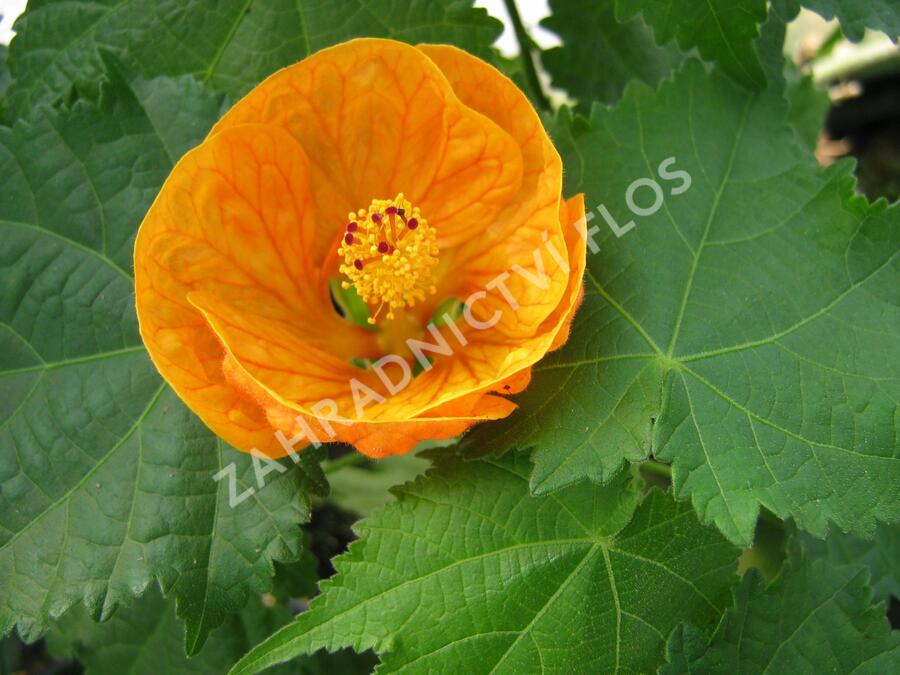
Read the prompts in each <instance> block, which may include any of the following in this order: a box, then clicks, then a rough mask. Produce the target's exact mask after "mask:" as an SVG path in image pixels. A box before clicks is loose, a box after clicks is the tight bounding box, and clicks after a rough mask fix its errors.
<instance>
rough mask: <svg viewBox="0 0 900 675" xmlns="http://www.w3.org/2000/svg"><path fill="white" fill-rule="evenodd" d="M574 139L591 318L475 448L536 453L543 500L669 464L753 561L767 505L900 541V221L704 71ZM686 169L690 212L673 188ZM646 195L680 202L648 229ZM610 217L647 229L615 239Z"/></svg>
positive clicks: (769, 114)
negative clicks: (590, 238)
mask: <svg viewBox="0 0 900 675" xmlns="http://www.w3.org/2000/svg"><path fill="white" fill-rule="evenodd" d="M774 42H778V41H774ZM778 72H780V66H779V69H778V70H776V71H769V73H768V78H769V80H770V82H772V83H773V85H774V84H776V83H777V81H778ZM556 139H557V147H558V148H559V149H560V152H561V153H562V154H563V157H564V161H565V165H566V166H567V167H568V172H567V174H566V179H567V185H566V193H567V194H572V193H577V192H582V191H583V192H585V193H586V203H587V206H588V210H589V211H592V212H593V215H594V220H592V221H591V225H592V226H594V227H596V228H597V234H596V235H595V241H596V243H597V244H598V245H599V251H598V252H597V253H593V254H589V258H590V260H589V268H588V273H587V275H586V286H587V288H586V297H585V300H584V304H583V306H582V308H581V309H580V310H579V313H578V314H577V315H576V318H575V326H574V331H573V335H572V337H571V338H570V340H569V342H568V344H567V345H566V346H565V348H564V349H562V350H560V351H558V352H555V353H553V354H551V355H550V356H549V357H548V358H546V359H544V361H542V362H541V363H540V364H538V365H537V367H536V368H535V369H534V378H533V380H532V383H531V385H530V387H529V388H528V389H527V390H526V391H525V392H524V394H523V395H521V396H519V397H518V398H517V402H518V403H519V404H520V406H521V407H520V410H518V411H517V412H516V413H514V414H513V415H511V416H510V417H509V418H508V419H507V420H505V421H504V422H502V423H498V424H492V425H482V426H481V427H479V428H476V429H475V430H474V432H473V433H472V434H470V435H469V436H467V437H466V438H465V439H464V442H465V444H466V446H467V447H474V448H476V449H477V448H489V449H492V450H494V451H497V452H501V451H503V450H505V449H507V448H510V447H520V448H524V447H532V448H536V452H535V454H534V460H535V472H534V475H533V476H532V488H533V489H534V490H535V491H537V492H539V493H544V492H547V491H550V490H553V489H557V488H559V487H562V486H565V485H569V484H571V483H573V482H575V481H578V480H581V479H583V478H591V479H594V480H605V479H607V478H608V477H609V476H611V475H614V474H615V473H616V472H617V471H618V470H619V469H620V467H621V466H622V464H623V462H625V461H626V460H630V461H640V460H642V459H645V458H647V457H649V456H651V455H655V456H656V457H657V458H658V459H661V460H662V461H666V462H672V463H673V481H674V486H675V489H676V495H677V496H678V497H680V498H687V497H690V498H691V499H692V501H693V503H694V505H695V507H696V509H697V511H698V513H699V514H700V515H701V517H702V519H703V520H704V521H705V522H709V521H713V522H715V523H716V524H717V526H718V527H719V528H721V530H722V531H723V532H724V533H725V534H726V535H727V536H728V537H729V538H730V539H732V540H733V541H735V542H738V543H740V544H742V545H744V546H746V545H749V543H750V541H751V540H752V534H753V528H754V523H755V521H756V517H757V512H758V509H759V506H760V505H763V506H766V507H767V508H768V509H769V510H771V511H773V512H774V513H775V514H777V515H778V516H779V517H781V518H786V517H788V516H793V517H794V518H796V520H797V522H798V524H799V525H800V526H801V527H802V528H804V529H806V530H808V531H811V532H813V533H815V534H817V535H818V536H823V535H824V533H825V531H826V527H827V523H828V521H829V520H830V521H833V522H835V523H836V524H837V525H838V527H840V529H842V530H845V531H853V532H856V533H857V534H861V535H863V536H871V534H872V533H873V532H874V529H875V524H876V521H877V520H883V521H888V522H894V521H897V520H898V519H900V498H898V493H897V490H896V486H897V484H898V481H900V461H898V459H897V450H896V448H897V447H898V443H897V439H898V436H900V424H898V420H900V415H898V401H900V339H898V337H900V307H898V296H897V288H898V287H900V269H898V266H900V262H898V261H900V259H898V255H897V252H898V249H900V206H897V205H895V206H892V207H890V208H888V207H887V206H886V204H885V203H883V202H881V203H876V204H869V203H867V202H866V201H865V200H864V199H862V198H859V197H855V196H854V195H853V187H854V181H853V178H852V176H851V170H852V166H851V164H849V163H841V164H838V165H836V166H833V167H830V168H827V169H825V168H821V167H820V166H819V165H818V164H817V163H816V161H815V159H814V158H813V157H812V155H811V152H810V151H809V149H808V148H806V147H805V146H803V145H802V144H801V142H800V141H799V138H798V137H797V135H796V131H795V130H794V129H792V128H791V127H790V126H789V124H788V114H787V104H786V101H785V99H784V98H783V96H782V89H781V87H774V88H772V89H769V90H766V91H763V92H759V93H753V92H749V91H747V90H745V89H742V88H741V87H738V86H736V85H735V84H734V83H733V82H731V81H730V80H729V79H728V78H726V77H725V76H723V75H722V74H721V73H719V72H718V71H713V72H709V71H707V70H706V69H705V68H704V67H703V66H702V65H701V64H700V63H698V62H697V61H694V60H691V61H688V62H687V63H686V64H685V66H684V67H683V68H682V69H681V70H680V71H679V72H678V74H677V75H676V76H675V77H674V78H673V80H671V81H667V82H665V83H663V84H662V85H661V87H660V89H659V91H653V90H651V89H650V88H648V87H646V86H645V85H642V84H636V85H634V86H632V87H630V88H629V89H628V90H627V91H626V94H625V96H624V98H623V100H622V102H621V103H620V104H619V105H618V106H617V107H615V108H613V109H607V108H604V107H601V106H595V107H594V109H593V111H592V115H591V119H590V122H589V124H586V123H585V122H584V121H583V120H577V119H576V120H572V119H571V117H570V116H569V115H567V114H563V115H562V116H561V117H560V119H559V128H558V129H557V133H556ZM670 157H674V158H675V160H674V161H675V163H674V164H673V165H671V166H670V167H669V169H668V170H669V171H670V172H671V171H679V170H683V171H687V172H689V173H690V176H691V186H690V188H689V189H688V190H687V191H685V192H683V193H681V194H673V193H672V190H673V189H676V188H679V187H682V186H683V181H682V180H680V179H674V180H665V179H662V178H660V177H659V166H660V164H661V163H662V162H663V161H665V160H666V159H667V158H670ZM642 178H648V179H654V180H656V181H658V182H659V185H660V188H661V189H662V191H663V195H664V201H663V204H662V205H661V206H660V208H659V210H658V211H657V212H655V213H654V214H652V215H648V216H643V217H641V216H636V215H635V214H634V213H632V212H631V211H630V209H629V207H628V205H627V203H626V199H625V195H626V192H627V190H628V188H629V185H630V184H631V183H632V181H635V180H636V179H642ZM652 199H653V193H652V192H651V190H650V188H647V187H643V188H641V190H640V191H639V192H638V193H637V194H636V195H635V201H636V202H637V203H638V204H639V205H640V206H641V207H647V206H649V205H650V202H651V200H652ZM601 204H603V205H605V207H606V208H608V210H609V212H610V214H611V215H612V217H613V218H614V220H615V222H616V223H617V226H618V227H625V226H626V224H627V223H628V222H629V221H633V222H634V223H635V226H634V227H633V228H632V229H630V230H628V231H627V232H626V233H624V234H623V235H622V236H621V237H618V236H616V234H614V232H613V231H612V230H611V228H610V227H607V224H606V223H605V222H604V219H603V217H602V216H601V215H600V213H598V212H597V211H596V210H595V209H596V207H598V205H601Z"/></svg>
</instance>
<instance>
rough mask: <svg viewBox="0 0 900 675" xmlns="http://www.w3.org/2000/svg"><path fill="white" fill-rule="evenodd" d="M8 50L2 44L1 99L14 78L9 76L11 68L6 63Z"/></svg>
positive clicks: (0, 48) (0, 51) (0, 54)
mask: <svg viewBox="0 0 900 675" xmlns="http://www.w3.org/2000/svg"><path fill="white" fill-rule="evenodd" d="M7 51H8V50H7V48H6V45H0V101H2V99H3V94H4V93H5V92H6V88H7V87H8V86H9V83H10V81H11V79H12V78H11V77H10V76H9V68H8V67H7V65H6V56H7Z"/></svg>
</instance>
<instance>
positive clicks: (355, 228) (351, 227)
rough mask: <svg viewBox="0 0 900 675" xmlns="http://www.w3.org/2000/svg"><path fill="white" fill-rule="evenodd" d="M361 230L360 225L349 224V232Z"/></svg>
mask: <svg viewBox="0 0 900 675" xmlns="http://www.w3.org/2000/svg"><path fill="white" fill-rule="evenodd" d="M358 229H359V225H357V224H356V223H347V232H356V231H357V230H358Z"/></svg>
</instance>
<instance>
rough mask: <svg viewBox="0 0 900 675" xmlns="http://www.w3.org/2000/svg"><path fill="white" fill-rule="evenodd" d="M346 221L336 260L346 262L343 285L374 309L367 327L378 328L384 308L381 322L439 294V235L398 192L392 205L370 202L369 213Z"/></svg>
mask: <svg viewBox="0 0 900 675" xmlns="http://www.w3.org/2000/svg"><path fill="white" fill-rule="evenodd" d="M348 218H349V222H348V223H347V229H346V232H345V233H344V238H343V239H342V240H341V245H340V248H339V249H338V254H340V256H341V257H342V258H343V259H344V263H343V264H342V265H341V267H340V270H341V273H342V274H344V275H346V276H347V278H348V279H349V280H350V281H349V282H348V281H344V282H343V283H342V284H341V285H342V286H343V287H344V288H350V286H353V287H355V288H356V292H357V293H359V295H360V297H361V298H362V299H363V301H365V302H366V303H367V304H369V305H372V306H376V305H377V308H376V309H375V312H374V314H372V316H371V317H369V323H371V324H374V323H376V321H377V320H378V316H379V314H381V310H382V309H384V308H385V307H387V310H388V312H387V315H386V317H385V318H387V319H393V318H394V310H395V309H402V308H403V307H412V306H413V305H415V304H416V301H422V300H424V299H425V296H426V295H431V294H433V293H434V292H435V291H436V290H437V289H436V288H435V286H434V277H433V273H434V267H435V265H437V262H438V259H437V254H438V247H437V243H436V241H437V232H436V231H435V229H434V228H433V227H431V226H430V225H429V224H428V221H427V220H425V219H424V218H423V217H422V215H421V213H419V209H418V207H414V206H413V205H412V204H410V203H409V200H407V199H405V198H404V197H403V193H402V192H401V193H400V194H398V195H397V197H396V198H394V199H373V200H372V203H371V204H370V205H369V208H368V210H366V209H360V210H359V211H357V212H356V213H351V214H350V215H349V216H348Z"/></svg>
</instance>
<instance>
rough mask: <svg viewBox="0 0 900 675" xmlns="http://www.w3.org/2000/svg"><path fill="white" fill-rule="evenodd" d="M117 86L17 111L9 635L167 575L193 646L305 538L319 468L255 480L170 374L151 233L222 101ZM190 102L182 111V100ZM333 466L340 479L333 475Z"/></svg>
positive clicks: (4, 603) (169, 85)
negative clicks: (152, 277) (144, 324)
mask: <svg viewBox="0 0 900 675" xmlns="http://www.w3.org/2000/svg"><path fill="white" fill-rule="evenodd" d="M111 77H112V81H111V82H110V83H108V84H105V85H103V88H102V97H101V103H100V106H99V108H98V107H95V106H94V105H93V104H91V103H88V102H84V101H82V102H79V103H77V104H76V105H75V106H74V108H72V109H71V110H62V111H53V110H50V109H49V108H45V107H41V108H38V109H37V110H35V111H34V113H33V114H32V115H30V116H29V118H28V119H26V120H20V121H19V122H18V123H17V124H16V125H15V127H14V128H12V129H9V128H5V127H3V128H0V183H2V184H3V186H4V189H3V191H2V193H0V239H2V241H3V246H2V247H0V380H2V385H3V398H2V400H0V586H2V588H0V598H2V600H0V633H6V632H8V631H9V630H11V629H12V628H13V627H14V626H16V627H17V628H18V630H19V633H20V634H21V635H22V636H23V638H25V639H26V640H28V641H31V640H34V639H36V638H37V637H38V636H39V635H40V634H41V633H42V632H43V631H44V630H45V629H46V627H47V623H48V620H49V619H50V618H52V617H56V616H59V615H60V614H61V613H62V612H64V611H65V610H66V609H68V608H69V607H70V606H72V605H73V604H75V603H77V602H78V601H79V600H80V601H83V603H84V604H85V606H86V607H87V609H88V611H89V613H90V614H91V616H93V617H94V618H96V619H103V618H107V617H109V616H110V615H111V613H112V612H113V610H114V609H115V608H116V607H117V606H118V605H120V604H122V603H123V602H124V603H127V602H128V601H129V600H130V598H131V597H132V596H133V595H135V594H139V593H141V592H142V591H143V589H145V588H146V587H147V586H148V585H150V584H151V583H152V582H153V581H154V580H158V581H159V583H160V585H161V586H162V587H163V589H164V590H165V592H166V593H167V594H174V595H175V596H176V597H177V598H178V613H179V616H181V617H182V618H183V619H185V620H186V621H187V624H188V626H187V634H186V645H187V649H188V651H189V652H193V651H196V650H197V649H198V648H199V647H200V646H201V645H202V644H203V641H204V640H205V638H206V635H207V634H208V633H209V631H210V630H212V629H213V628H215V627H216V626H218V625H219V624H221V623H222V621H223V620H224V619H225V616H226V615H227V614H228V613H229V612H233V611H236V610H238V609H240V608H241V607H242V606H243V605H244V604H245V603H246V601H247V597H248V593H249V592H251V591H261V590H266V589H268V588H269V587H270V586H271V580H270V577H271V575H272V559H273V558H277V559H287V558H292V557H296V556H297V555H298V553H299V544H300V533H299V528H298V527H297V525H298V523H299V522H301V521H303V520H304V519H306V518H307V516H308V511H309V505H308V503H307V498H306V496H305V491H306V490H308V489H312V486H311V485H310V484H309V483H310V477H311V476H315V475H316V473H315V472H316V471H317V470H318V467H317V466H316V465H315V462H314V457H312V456H307V460H306V461H305V466H303V467H299V466H297V467H291V468H290V470H289V471H288V472H287V473H284V474H280V475H277V476H276V475H270V476H269V477H268V478H270V480H269V481H268V485H267V486H266V488H265V490H261V491H259V492H258V493H257V494H256V495H254V496H253V498H252V499H247V500H246V501H244V502H243V503H241V504H240V505H239V506H238V507H237V508H230V507H229V488H230V486H229V484H228V480H220V481H219V482H216V481H215V480H213V476H214V475H215V474H216V473H217V472H219V471H220V470H221V469H222V468H223V466H226V465H228V464H229V463H231V462H235V465H236V470H235V474H236V476H237V478H238V483H239V488H238V490H237V491H238V492H239V493H240V492H242V491H243V490H244V489H245V488H247V487H248V486H252V485H254V484H255V483H256V480H255V472H254V466H253V463H252V462H251V460H250V458H249V457H248V456H247V455H244V454H242V453H237V452H234V451H232V450H230V449H228V448H226V447H224V445H223V444H222V443H221V442H220V441H219V440H218V439H216V437H215V436H214V435H213V434H212V433H210V432H209V431H208V430H207V429H206V428H205V427H204V426H203V425H202V424H201V423H200V421H199V420H198V419H197V418H195V417H194V416H193V415H192V414H191V413H190V412H189V411H188V410H187V409H186V408H185V407H184V405H183V404H182V403H181V402H180V401H179V400H178V398H177V396H176V395H175V394H174V393H173V392H172V391H171V390H169V389H168V388H167V387H166V386H165V385H164V384H163V382H162V381H161V379H160V378H159V376H158V375H157V374H156V371H155V369H154V367H153V365H152V363H151V362H150V359H149V358H148V356H147V354H146V353H145V351H144V349H143V347H142V345H141V341H140V337H139V335H138V329H137V321H136V317H135V314H134V308H133V282H132V278H131V251H132V243H133V237H134V232H135V230H136V228H137V226H138V223H139V222H140V220H141V218H142V217H143V214H144V213H145V211H146V209H147V208H148V207H149V205H150V202H151V201H152V199H153V197H154V196H155V194H156V192H157V190H158V189H159V186H160V184H161V183H162V181H163V179H164V178H165V176H166V175H167V173H168V171H169V170H170V169H171V167H172V164H173V162H174V161H175V160H176V159H177V158H178V154H177V153H179V152H180V151H181V150H183V149H184V148H185V147H187V146H189V145H191V144H193V143H195V142H197V141H198V140H199V139H200V138H201V137H202V135H203V134H204V133H205V132H206V129H207V127H208V126H209V125H210V124H211V123H212V122H213V121H214V119H215V114H214V113H215V111H216V110H218V106H219V99H218V97H213V96H211V95H210V94H208V93H207V92H205V91H204V90H203V88H202V87H200V86H199V84H197V83H196V82H193V81H192V80H190V79H180V80H177V81H164V80H154V81H152V82H140V83H137V84H136V85H134V87H130V86H129V85H128V84H127V83H126V82H125V81H124V80H122V79H121V78H120V76H119V75H117V74H113V75H111ZM172 109H177V112H173V110H172ZM319 480H320V481H321V480H323V478H322V477H321V475H320V474H319Z"/></svg>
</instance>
